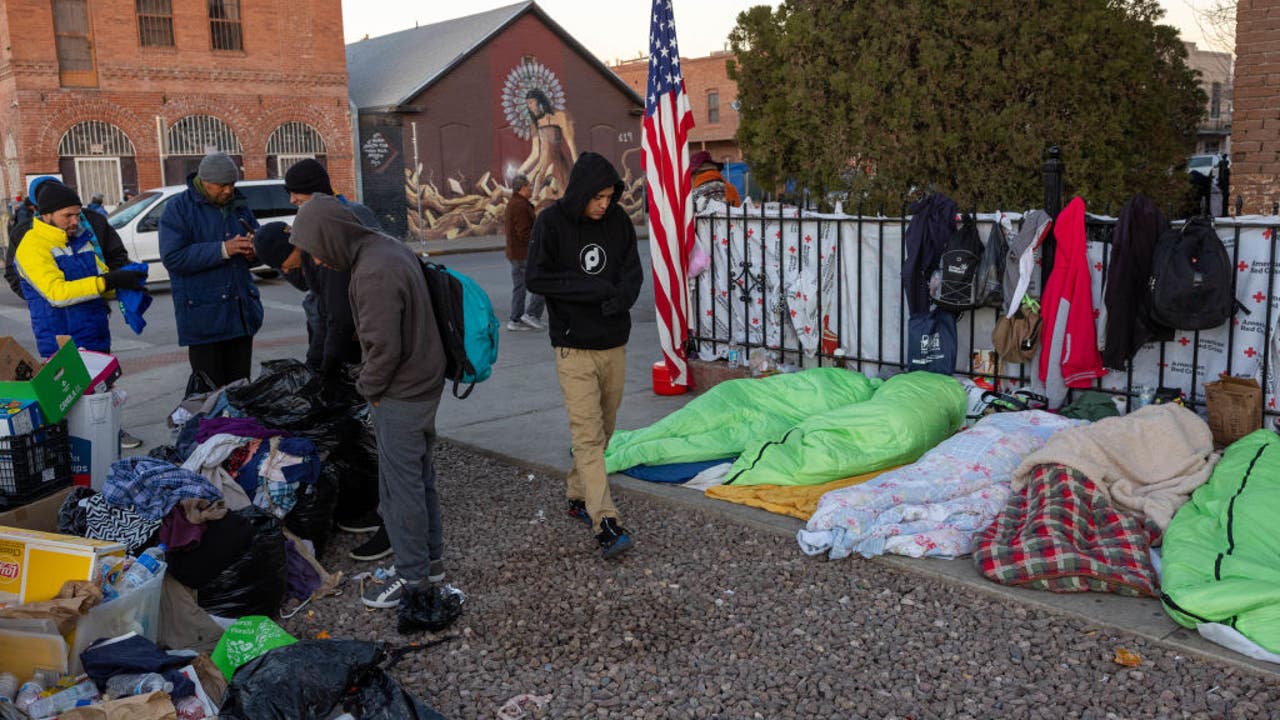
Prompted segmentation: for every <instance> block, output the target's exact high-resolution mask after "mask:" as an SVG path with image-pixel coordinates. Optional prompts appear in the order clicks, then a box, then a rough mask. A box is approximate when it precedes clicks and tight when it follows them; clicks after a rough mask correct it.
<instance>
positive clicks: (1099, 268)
mask: <svg viewBox="0 0 1280 720" xmlns="http://www.w3.org/2000/svg"><path fill="white" fill-rule="evenodd" d="M1093 269H1094V270H1097V271H1098V272H1102V263H1100V262H1096V263H1094V264H1093Z"/></svg>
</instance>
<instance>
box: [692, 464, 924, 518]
mask: <svg viewBox="0 0 1280 720" xmlns="http://www.w3.org/2000/svg"><path fill="white" fill-rule="evenodd" d="M899 467H901V465H897V466H894V467H891V468H885V469H883V470H873V471H871V472H869V473H863V474H861V475H854V476H853V477H847V478H841V479H839V480H832V481H831V482H826V483H822V484H821V485H716V486H715V487H712V488H708V489H707V497H711V498H715V499H716V500H725V501H727V502H731V503H738V504H739V505H750V506H751V507H758V508H760V509H762V510H768V511H769V512H771V513H777V514H778V515H789V516H791V517H793V518H799V519H801V520H808V519H809V518H810V516H812V515H813V513H814V511H815V510H817V509H818V500H820V499H821V498H822V496H823V495H824V494H826V493H827V492H829V491H831V490H838V489H840V488H842V487H848V486H850V485H857V484H859V483H864V482H866V481H868V480H870V479H872V478H875V477H878V476H880V475H883V474H884V473H887V472H889V471H890V470H896V469H897V468H899Z"/></svg>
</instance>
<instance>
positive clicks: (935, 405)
mask: <svg viewBox="0 0 1280 720" xmlns="http://www.w3.org/2000/svg"><path fill="white" fill-rule="evenodd" d="M965 408H966V399H965V393H964V390H963V389H962V388H961V386H960V383H959V382H957V381H956V380H955V379H954V378H952V377H949V376H947V375H938V374H935V373H929V372H912V373H906V374H903V375H895V376H893V377H891V378H889V379H888V380H887V381H885V383H884V384H883V385H881V386H880V387H879V388H878V389H877V390H876V392H875V395H873V396H872V397H871V399H870V400H868V401H866V402H863V403H858V404H856V405H845V406H843V407H838V408H834V409H832V410H828V411H827V412H825V413H822V414H821V415H815V416H813V417H810V418H808V419H806V420H804V421H803V422H801V423H800V424H799V425H796V426H795V427H792V428H789V429H788V430H786V431H784V432H781V433H777V434H775V435H772V436H763V437H760V438H759V439H758V440H757V441H756V442H755V443H753V444H752V446H751V447H748V448H746V449H745V450H743V452H742V455H741V456H739V457H738V461H737V462H735V463H734V464H733V468H731V469H730V470H729V479H728V481H727V482H728V483H730V484H733V485H816V484H818V483H824V482H828V481H830V480H839V479H840V478H846V477H850V476H853V475H861V474H863V473H868V472H871V471H873V470H880V469H883V468H889V467H894V466H896V465H903V464H906V463H911V462H915V461H916V460H918V459H919V458H920V456H921V455H923V454H924V453H925V452H926V451H928V450H930V449H932V448H933V447H934V446H935V445H937V444H938V443H940V442H942V441H943V440H945V439H947V438H948V437H950V436H951V435H952V433H954V432H955V431H956V430H958V429H959V428H960V425H961V424H962V423H964V414H965Z"/></svg>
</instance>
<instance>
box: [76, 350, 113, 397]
mask: <svg viewBox="0 0 1280 720" xmlns="http://www.w3.org/2000/svg"><path fill="white" fill-rule="evenodd" d="M80 359H81V360H83V361H84V367H85V370H87V371H88V372H89V388H88V389H87V390H85V391H84V394H85V395H96V394H99V393H105V392H106V391H108V390H110V389H111V386H112V385H115V384H116V380H119V379H120V375H121V370H120V361H119V360H117V359H116V356H115V355H108V354H106V353H100V352H94V351H93V350H81V351H80Z"/></svg>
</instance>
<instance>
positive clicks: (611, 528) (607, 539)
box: [596, 517, 635, 560]
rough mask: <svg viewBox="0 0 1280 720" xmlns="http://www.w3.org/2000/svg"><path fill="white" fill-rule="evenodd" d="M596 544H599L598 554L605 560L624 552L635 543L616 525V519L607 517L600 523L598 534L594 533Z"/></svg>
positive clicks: (624, 530)
mask: <svg viewBox="0 0 1280 720" xmlns="http://www.w3.org/2000/svg"><path fill="white" fill-rule="evenodd" d="M596 542H599V543H600V554H601V555H603V556H604V558H605V559H606V560H608V559H609V558H611V557H614V556H616V555H618V554H620V553H622V552H625V551H626V550H629V549H630V548H631V546H632V545H634V544H635V543H634V542H633V541H632V540H631V535H630V533H628V532H627V531H626V529H625V528H623V527H622V526H621V525H619V524H618V519H617V518H611V517H607V518H605V519H603V520H601V521H600V532H598V533H596Z"/></svg>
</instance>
